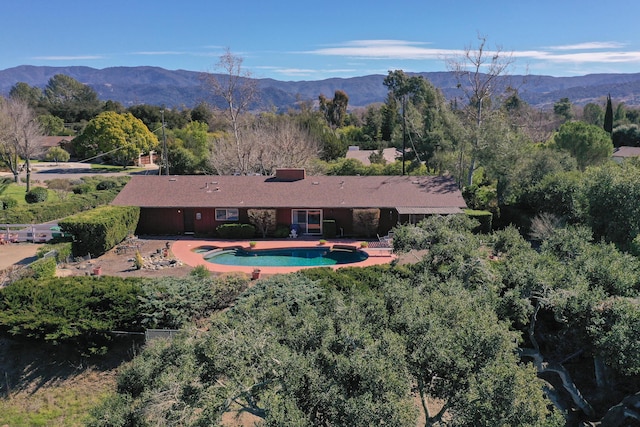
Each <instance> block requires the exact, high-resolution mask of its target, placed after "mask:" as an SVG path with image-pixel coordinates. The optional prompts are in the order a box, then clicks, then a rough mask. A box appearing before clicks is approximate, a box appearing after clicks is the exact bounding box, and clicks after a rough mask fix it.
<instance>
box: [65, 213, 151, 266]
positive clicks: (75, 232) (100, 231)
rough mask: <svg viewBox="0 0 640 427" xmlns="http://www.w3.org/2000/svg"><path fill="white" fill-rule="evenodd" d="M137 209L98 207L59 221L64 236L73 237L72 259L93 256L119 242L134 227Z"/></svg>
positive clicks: (138, 214) (137, 214)
mask: <svg viewBox="0 0 640 427" xmlns="http://www.w3.org/2000/svg"><path fill="white" fill-rule="evenodd" d="M139 219H140V208H138V207H132V206H102V207H99V208H96V209H93V210H91V211H87V212H81V213H79V214H76V215H73V216H70V217H67V218H65V219H64V220H62V221H60V222H59V224H60V227H62V230H63V231H64V232H65V233H70V234H71V235H72V236H73V243H72V246H71V248H72V252H73V255H74V256H84V255H87V254H90V255H91V256H92V257H97V256H100V255H102V254H104V253H105V252H107V251H108V250H109V249H111V248H113V247H114V246H116V245H117V244H118V243H120V242H122V241H123V240H124V239H125V238H126V237H127V236H128V235H129V234H131V233H132V232H133V231H134V230H135V229H136V227H137V226H138V220H139Z"/></svg>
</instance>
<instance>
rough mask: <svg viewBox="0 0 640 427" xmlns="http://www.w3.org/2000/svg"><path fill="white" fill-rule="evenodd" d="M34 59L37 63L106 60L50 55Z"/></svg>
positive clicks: (80, 56) (92, 57)
mask: <svg viewBox="0 0 640 427" xmlns="http://www.w3.org/2000/svg"><path fill="white" fill-rule="evenodd" d="M32 59H35V60H37V61H84V60H92V59H104V56H101V55H77V56H74V55H50V56H34V57H33V58H32Z"/></svg>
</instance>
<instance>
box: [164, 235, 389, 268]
mask: <svg viewBox="0 0 640 427" xmlns="http://www.w3.org/2000/svg"><path fill="white" fill-rule="evenodd" d="M252 241H255V242H257V245H256V249H279V248H309V247H318V246H320V243H319V239H317V238H316V239H307V238H297V239H278V240H258V239H256V240H252ZM360 242H362V240H349V239H327V243H325V244H324V245H323V246H326V247H332V246H334V245H350V246H355V247H356V248H358V249H362V250H363V251H365V252H367V254H368V255H369V257H368V258H367V259H366V260H364V261H360V262H354V263H350V264H338V265H333V266H330V267H331V268H333V269H338V268H342V267H367V266H370V265H380V264H388V263H390V262H391V261H392V260H394V259H395V258H396V256H395V255H394V254H392V253H391V250H390V248H360ZM203 246H205V247H212V248H213V247H216V248H217V247H220V248H225V247H230V246H241V247H243V248H249V240H214V239H211V240H209V239H196V238H194V239H191V238H188V237H182V238H180V239H178V240H176V241H175V242H173V244H172V245H171V251H172V252H173V255H174V256H175V257H176V258H178V259H179V260H181V261H182V262H184V263H185V264H187V265H190V266H192V267H196V266H198V265H203V266H205V267H206V268H207V269H208V270H209V271H212V272H214V273H231V272H242V273H249V274H251V273H252V272H253V271H254V270H255V269H256V268H259V269H260V273H261V275H271V274H281V273H293V272H296V271H298V270H302V269H305V268H316V267H306V266H305V267H251V266H236V265H221V264H214V263H211V262H207V261H205V260H204V258H203V257H202V253H197V252H194V250H195V249H197V248H200V247H203Z"/></svg>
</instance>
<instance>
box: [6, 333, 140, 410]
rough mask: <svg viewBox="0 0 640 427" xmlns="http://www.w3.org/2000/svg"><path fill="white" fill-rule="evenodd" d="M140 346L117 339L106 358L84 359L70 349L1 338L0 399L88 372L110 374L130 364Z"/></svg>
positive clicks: (134, 339) (134, 340) (133, 340)
mask: <svg viewBox="0 0 640 427" xmlns="http://www.w3.org/2000/svg"><path fill="white" fill-rule="evenodd" d="M142 344H143V337H137V336H133V337H131V336H127V337H116V338H114V339H113V342H112V345H111V346H110V348H109V351H108V352H107V354H106V355H104V356H91V357H85V356H82V355H81V354H80V353H79V352H78V350H77V349H76V348H74V347H73V346H71V345H50V344H44V343H39V342H34V341H27V340H13V339H10V338H6V337H0V398H5V397H7V396H9V395H11V394H12V393H17V392H27V393H35V392H36V391H38V390H39V389H41V388H43V387H47V386H53V385H56V384H57V383H61V382H63V381H65V380H69V379H73V378H74V377H76V376H78V375H80V374H82V373H83V372H85V371H86V370H88V369H91V370H94V371H110V370H113V369H115V368H117V367H118V366H119V365H121V364H122V363H123V362H126V361H129V360H131V359H132V358H133V357H134V356H135V355H136V354H137V353H138V352H139V351H140V348H141V346H142Z"/></svg>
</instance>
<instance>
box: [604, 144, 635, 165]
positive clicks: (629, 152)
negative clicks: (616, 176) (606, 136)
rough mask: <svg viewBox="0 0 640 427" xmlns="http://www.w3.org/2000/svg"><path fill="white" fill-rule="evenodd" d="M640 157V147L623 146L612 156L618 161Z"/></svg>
mask: <svg viewBox="0 0 640 427" xmlns="http://www.w3.org/2000/svg"><path fill="white" fill-rule="evenodd" d="M638 157H640V147H627V146H622V147H618V148H616V149H615V151H614V152H613V155H612V156H611V158H612V159H613V160H614V161H616V162H618V163H622V162H623V161H625V160H626V159H632V158H638Z"/></svg>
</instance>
